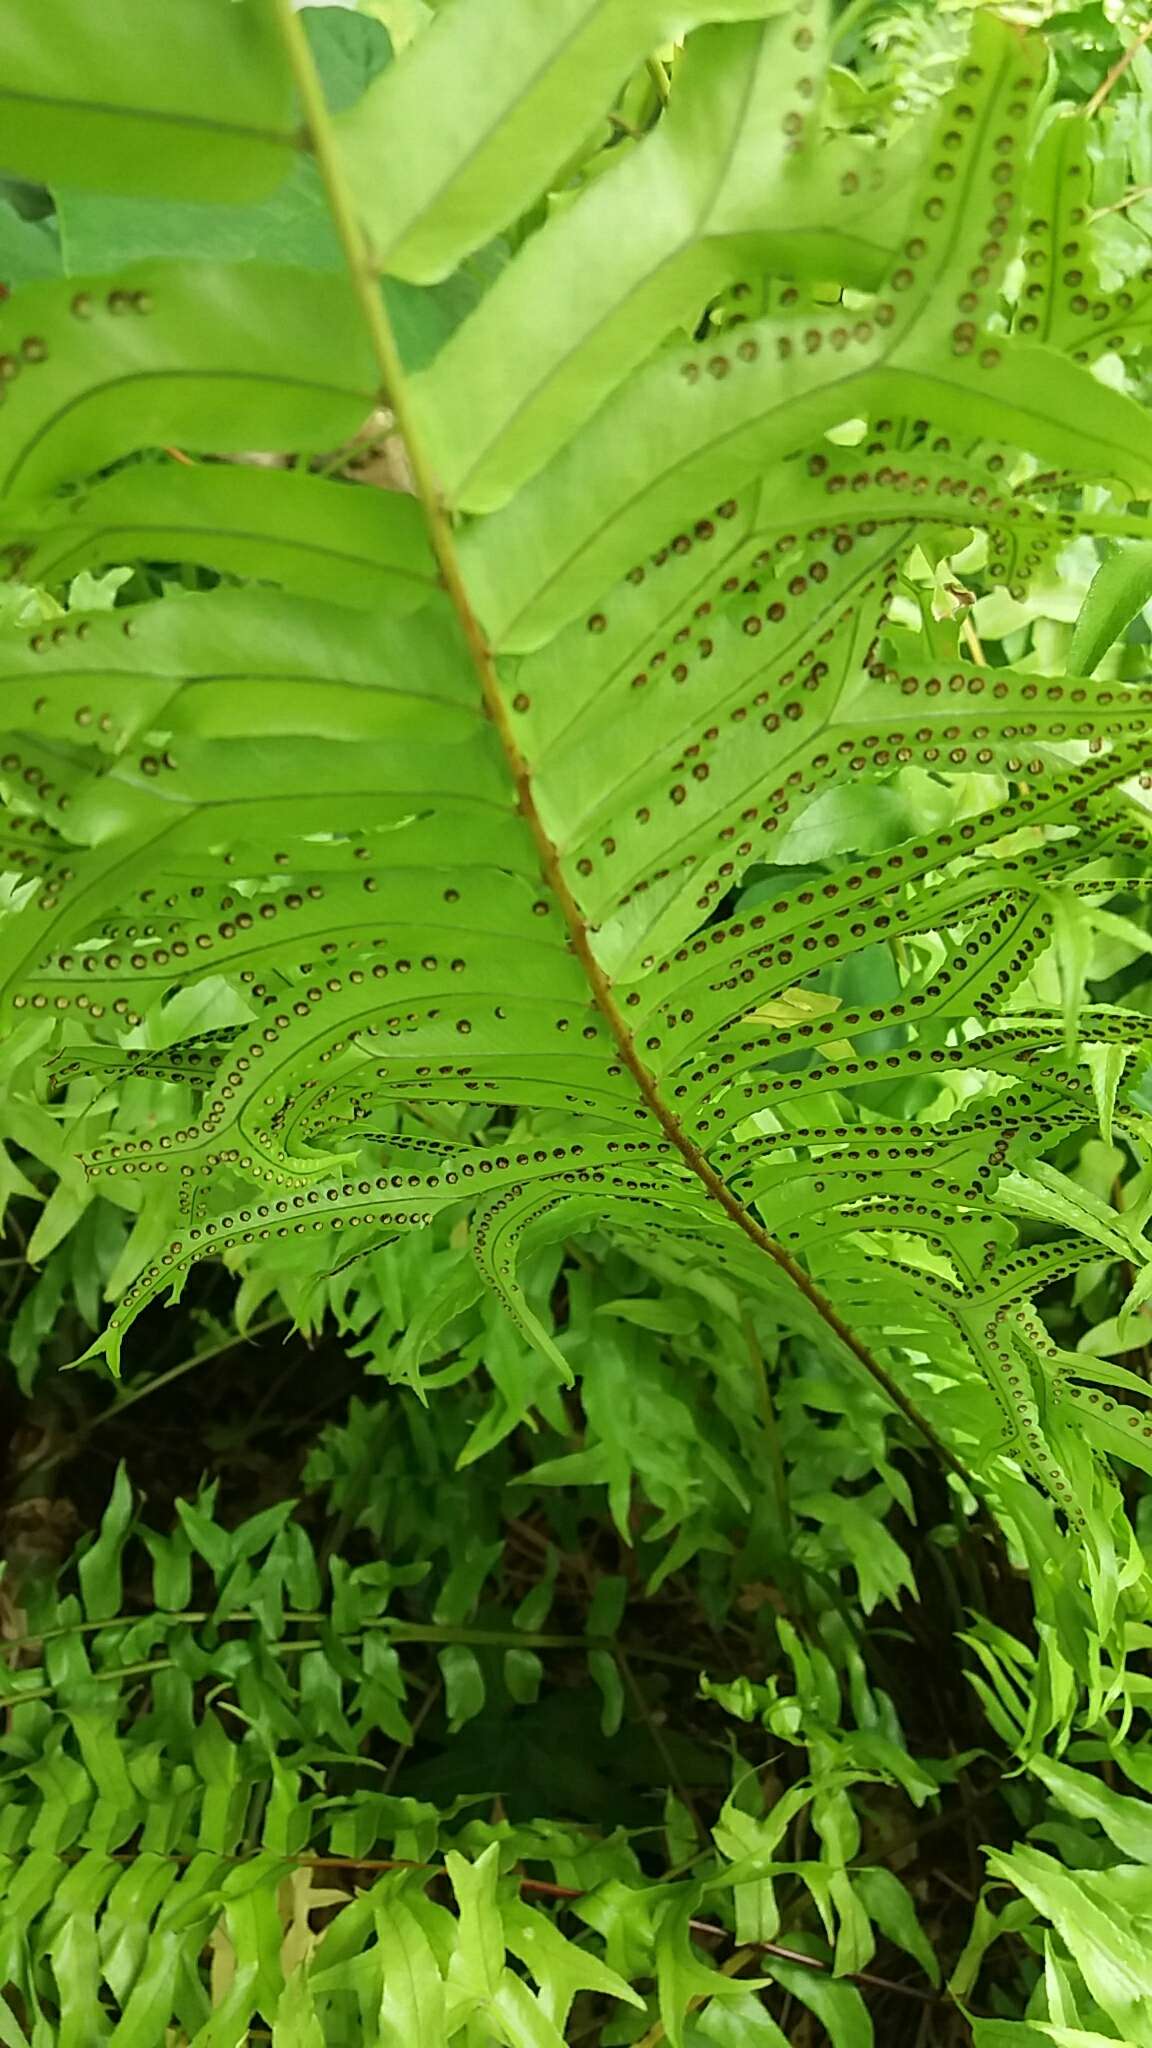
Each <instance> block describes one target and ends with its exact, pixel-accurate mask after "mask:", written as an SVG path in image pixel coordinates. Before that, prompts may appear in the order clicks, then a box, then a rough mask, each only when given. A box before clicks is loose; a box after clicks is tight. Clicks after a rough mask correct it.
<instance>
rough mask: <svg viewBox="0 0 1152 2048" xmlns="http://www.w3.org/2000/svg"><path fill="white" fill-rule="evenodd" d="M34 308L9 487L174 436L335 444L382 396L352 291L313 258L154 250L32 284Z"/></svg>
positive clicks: (12, 430) (38, 482) (60, 479)
mask: <svg viewBox="0 0 1152 2048" xmlns="http://www.w3.org/2000/svg"><path fill="white" fill-rule="evenodd" d="M309 298H310V299H311V310H310V313H309V312H307V311H306V310H305V308H306V305H307V302H308V300H309ZM18 317H19V320H20V330H19V336H18V338H16V340H15V348H16V354H15V357H14V358H13V364H14V367H13V370H12V372H11V374H12V375H13V376H14V377H16V382H15V383H14V384H13V385H12V387H11V389H10V390H9V389H8V388H7V387H6V390H5V398H6V402H5V404H4V406H3V408H2V410H0V498H8V499H11V498H28V497H33V496H35V495H37V494H38V493H40V492H43V491H48V490H51V489H54V488H55V487H56V486H58V485H60V484H62V483H64V482H66V481H68V480H69V479H72V478H75V477H76V476H78V475H83V474H85V473H86V472H88V471H90V470H93V469H97V468H100V467H103V466H104V465H106V464H108V463H110V462H114V461H115V460H117V459H118V458H119V457H121V456H123V455H126V454H129V453H131V452H132V451H134V450H135V449H138V448H140V447H147V446H150V445H156V444H163V443H165V442H168V441H178V442H181V443H187V444H188V445H190V446H191V447H192V448H194V449H208V450H210V451H215V450H217V449H226V450H233V449H238V448H250V447H252V446H253V445H255V446H256V447H258V448H260V447H277V446H304V445H306V446H308V447H309V448H330V447H333V446H335V445H336V444H337V443H339V442H341V441H343V440H345V439H347V438H348V437H349V436H350V435H351V434H353V433H354V432H355V430H356V428H357V427H358V426H359V425H360V424H361V422H362V421H363V419H364V417H365V415H366V414H367V413H368V412H369V411H370V410H371V408H372V404H373V384H374V380H373V377H372V372H371V368H370V358H369V356H368V353H367V350H366V348H365V345H364V342H363V339H362V337H361V335H360V332H359V329H358V328H357V326H356V324H355V322H354V320H353V319H352V301H351V296H350V294H349V292H348V291H347V289H346V287H345V286H344V285H343V284H342V283H337V282H333V281H332V280H331V279H325V280H320V279H319V278H316V277H313V276H311V275H310V274H309V273H306V272H300V271H292V270H278V269H273V268H271V267H269V268H267V269H265V268H263V267H262V266H260V265H251V266H249V267H247V268H236V269H231V270H229V269H216V268H214V267H213V266H212V265H208V264H205V265H202V266H196V265H191V264H189V265H172V266H169V265H166V264H163V263H140V264H134V265H132V266H131V268H130V269H129V270H126V271H123V272H121V273H120V274H119V275H118V276H116V277H114V278H107V277H102V278H97V279H84V278H70V279H68V280H67V281H59V282H55V283H50V284H36V285H29V286H28V287H27V288H26V289H25V290H24V291H22V292H21V294H20V298H19V301H18Z"/></svg>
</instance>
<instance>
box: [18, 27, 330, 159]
mask: <svg viewBox="0 0 1152 2048" xmlns="http://www.w3.org/2000/svg"><path fill="white" fill-rule="evenodd" d="M4 40H5V64H4V80H3V84H2V85H0V108H2V109H3V122H4V138H5V144H4V147H5V161H6V163H7V164H8V165H10V166H12V167H16V166H18V167H19V169H20V170H21V172H22V173H23V174H24V175H25V176H26V177H29V178H34V179H38V180H41V181H43V182H45V183H49V182H52V181H54V180H56V179H60V180H63V181H65V182H71V183H74V184H83V185H88V186H94V187H95V188H96V189H97V190H102V191H106V192H108V191H110V192H147V193H161V194H163V195H165V196H167V197H172V198H197V199H213V200H233V199H247V198H250V197H254V196H256V195H258V194H261V193H264V192H267V191H269V190H271V188H272V187H273V186H274V185H275V184H277V183H278V182H279V181H280V179H281V178H283V177H285V176H286V174H287V172H288V171H289V169H290V168H291V165H292V161H293V156H294V152H295V148H296V136H295V131H294V123H293V106H292V98H293V96H292V85H291V74H290V72H289V69H288V65H287V63H286V62H285V59H284V55H283V49H282V46H281V43H280V39H279V37H278V35H277V33H276V26H275V19H274V15H273V10H272V9H271V7H269V6H267V5H265V4H264V0H241V4H230V0H195V4H194V5H192V6H189V7H181V8H178V9H177V10H176V11H175V12H174V13H172V14H169V13H168V12H166V11H162V10H160V9H157V8H154V7H152V6H150V5H148V4H147V0H128V4H127V5H126V6H125V7H123V8H121V9H120V10H119V11H118V13H117V16H116V19H115V20H114V21H98V20H97V18H96V17H95V16H94V15H93V13H92V11H91V9H90V8H89V7H87V6H86V5H85V0H60V4H59V5H54V6H53V8H52V10H51V13H50V14H49V13H47V12H46V11H45V10H44V9H43V8H42V7H40V6H38V5H37V4H36V0H11V4H10V5H9V6H8V7H7V8H6V10H5V19H4Z"/></svg>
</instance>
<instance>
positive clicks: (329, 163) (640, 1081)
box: [275, 0, 977, 1492]
mask: <svg viewBox="0 0 1152 2048" xmlns="http://www.w3.org/2000/svg"><path fill="white" fill-rule="evenodd" d="M275 4H276V12H277V19H278V22H279V25H280V32H281V35H282V37H283V40H284V45H285V49H286V52H287V56H288V60H289V63H290V65H291V67H292V72H293V75H294V78H295V81H296V87H297V91H298V92H299V95H300V104H301V109H302V112H303V115H304V129H305V134H306V136H307V138H308V140H309V142H310V143H311V147H312V150H313V153H314V155H315V158H316V164H317V168H318V170H319V172H320V176H321V180H322V182H323V185H324V190H325V195H326V198H327V202H328V208H329V211H330V213H331V215H332V221H333V225H334V227H335V229H336V232H337V236H338V238H339V241H340V245H341V248H342V249H343V251H344V255H345V259H346V262H347V265H348V273H349V278H350V280H351V283H352V287H353V290H354V292H355V294H356V297H357V300H358V302H359V305H360V309H361V312H362V314H363V318H364V323H365V327H366V329H367V333H368V338H369V341H370V343H371V345H372V349H373V352H374V354H375V357H376V364H377V368H378V369H379V372H380V377H381V383H382V387H383V388H382V391H381V402H382V403H383V404H385V405H387V406H389V407H390V408H391V411H392V416H393V418H394V420H395V422H396V426H397V428H398V430H399V432H400V435H401V437H402V439H403V441H404V444H405V446H406V448H407V452H408V460H409V463H410V465H411V470H412V479H413V482H414V484H415V486H416V493H417V496H418V497H419V499H420V502H421V504H422V506H423V508H424V515H425V518H426V520H427V522H428V532H429V539H430V541H431V543H432V548H433V551H434V553H435V556H436V560H437V563H438V565H439V569H440V578H441V581H442V583H443V586H444V589H445V591H446V593H447V595H448V597H449V599H450V601H451V604H452V608H453V610H454V612H455V614H456V618H457V621H458V623H459V626H460V630H461V632H462V633H463V636H464V639H465V642H466V644H467V647H468V651H469V653H470V655H471V657H472V661H473V663H474V665H475V669H476V674H477V678H478V680H479V684H480V689H481V693H482V696H483V701H484V708H485V710H486V712H487V715H488V717H489V719H490V720H491V722H492V724H493V726H494V727H495V729H496V733H497V735H498V737H499V740H500V744H501V746H502V748H503V750H504V754H505V758H506V760H507V762H508V767H509V771H510V773H511V775H512V779H513V782H514V785H515V789H516V801H517V808H518V810H519V812H520V815H521V816H522V817H523V819H524V821H525V823H526V825H527V826H528V828H529V830H530V832H531V834H532V838H533V841H534V843H535V846H536V851H537V854H538V856H539V859H540V866H541V871H542V874H543V877H544V879H545V881H546V882H547V884H548V886H549V888H550V889H551V891H552V894H553V895H554V896H555V898H556V901H557V902H558V904H559V905H560V908H561V911H562V913H563V916H564V920H565V923H566V924H567V926H568V934H569V940H570V943H571V946H572V949H573V952H574V953H575V954H576V957H577V959H578V960H579V962H580V965H581V967H582V968H583V971H584V974H585V977H586V979H587V982H588V985H589V988H590V990H591V992H592V995H593V998H594V1000H595V1002H596V1006H597V1008H598V1009H599V1011H600V1013H601V1015H602V1016H603V1018H604V1020H605V1023H606V1024H607V1025H608V1028H609V1030H610V1031H611V1033H612V1036H613V1038H614V1039H615V1041H616V1045H617V1048H618V1050H619V1053H620V1057H621V1059H622V1060H623V1062H624V1064H625V1066H626V1067H627V1069H628V1071H629V1073H630V1074H631V1076H632V1079H633V1080H634V1082H635V1084H636V1087H637V1089H638V1091H639V1094H640V1096H641V1098H642V1100H643V1101H644V1102H645V1103H646V1104H647V1107H648V1108H649V1110H650V1111H651V1113H652V1115H653V1116H654V1117H655V1119H656V1121H657V1123H658V1124H659V1125H660V1128H661V1130H662V1131H663V1132H664V1134H665V1136H666V1137H667V1139H668V1141H669V1143H670V1144H671V1145H672V1146H674V1148H675V1149H676V1151H678V1152H679V1154H680V1156H681V1158H682V1159H684V1161H685V1162H686V1164H687V1165H688V1166H690V1167H691V1169H692V1171H693V1172H694V1173H695V1175H696V1176H697V1178H698V1179H699V1180H700V1181H701V1182H702V1183H703V1185H704V1187H705V1188H706V1189H707V1190H708V1193H709V1194H710V1195H711V1196H712V1198H713V1200H714V1201H715V1202H717V1203H718V1205H719V1207H720V1208H721V1209H722V1210H723V1211H724V1213H725V1215H726V1216H727V1217H728V1218H729V1220H730V1221H731V1222H732V1223H734V1224H735V1225H736V1227H737V1229H738V1230H740V1231H742V1232H743V1234H744V1235H745V1237H748V1238H750V1239H751V1241H752V1243H753V1244H754V1245H756V1246H757V1248H758V1249H759V1250H760V1251H762V1252H765V1253H766V1254H767V1256H768V1257H769V1258H770V1259H772V1260H773V1261H774V1262H775V1264H776V1265H777V1266H779V1267H780V1268H781V1270H782V1271H783V1272H784V1273H785V1274H786V1275H787V1276H788V1278H789V1279H790V1280H791V1281H792V1283H793V1285H794V1286H795V1287H796V1288H797V1290H798V1291H799V1293H800V1294H801V1295H802V1296H803V1297H804V1299H805V1301H806V1302H807V1303H808V1305H809V1307H810V1308H811V1309H813V1310H814V1311H815V1313H816V1315H817V1316H818V1317H819V1319H820V1320H821V1322H823V1323H824V1325H825V1327H826V1328H827V1329H829V1330H830V1331H831V1332H832V1334H833V1335H834V1336H835V1337H837V1338H838V1339H839V1341H840V1343H841V1344H843V1345H844V1347H845V1349H846V1350H847V1351H849V1352H850V1353H851V1354H852V1356H853V1357H854V1358H855V1359H856V1361H857V1363H858V1364H859V1365H861V1366H863V1368H864V1370H865V1372H867V1373H869V1374H870V1375H871V1377H872V1378H873V1379H874V1380H875V1381H876V1383H877V1385H878V1386H880V1387H882V1388H883V1390H884V1392H885V1393H886V1394H887V1396H888V1399H889V1400H890V1401H891V1403H892V1405H893V1406H894V1407H895V1408H898V1409H899V1411H900V1413H901V1414H902V1415H903V1416H904V1418H905V1420H906V1421H907V1422H909V1423H910V1424H911V1425H912V1427H913V1429H915V1430H917V1431H918V1432H919V1434H920V1435H921V1436H922V1437H924V1438H925V1440H926V1441H927V1442H928V1443H929V1444H930V1445H931V1446H932V1449H933V1450H934V1451H935V1453H936V1456H937V1457H938V1458H939V1459H940V1461H941V1463H942V1464H944V1465H946V1466H947V1467H948V1469H949V1470H950V1471H951V1472H953V1473H954V1474H955V1475H956V1477H957V1478H958V1479H961V1480H963V1482H964V1484H965V1486H967V1487H968V1488H969V1489H970V1490H971V1491H972V1492H976V1491H977V1488H976V1485H975V1481H974V1480H973V1478H972V1475H971V1474H970V1473H969V1472H968V1470H967V1469H966V1467H965V1466H964V1465H963V1464H962V1463H961V1461H960V1459H959V1458H958V1457H957V1456H956V1455H955V1453H954V1452H953V1451H952V1450H950V1449H949V1447H948V1445H947V1444H946V1443H945V1442H944V1440H943V1438H942V1437H940V1436H939V1435H938V1434H937V1432H936V1431H935V1430H934V1429H933V1427H932V1425H931V1423H930V1422H929V1421H928V1420H927V1418H926V1417H925V1416H923V1415H922V1414H921V1413H920V1411H919V1409H918V1408H917V1407H916V1405H915V1403H914V1402H913V1401H911V1400H910V1399H909V1397H908V1395H907V1394H906V1393H905V1392H904V1390H903V1388H902V1387H901V1386H900V1385H899V1383H898V1382H897V1381H896V1380H895V1379H893V1377H892V1375H891V1373H890V1372H889V1371H888V1369H887V1367H886V1366H884V1365H883V1364H881V1362H880V1360H879V1359H878V1358H877V1357H876V1355H875V1353H874V1352H873V1351H872V1350H871V1349H870V1348H869V1346H868V1345H867V1344H865V1343H864V1341H863V1339H862V1338H861V1337H859V1336H857V1334H856V1332H855V1331H854V1330H853V1329H851V1328H850V1326H849V1325H848V1324H847V1323H846V1322H845V1321H844V1319H843V1317H842V1316H841V1315H840V1313H839V1311H838V1310H837V1309H836V1307H835V1306H834V1305H833V1303H832V1302H831V1301H829V1300H828V1298H827V1296H826V1295H824V1294H823V1293H822V1292H821V1290H820V1288H818V1287H817V1285H816V1283H815V1281H814V1280H812V1279H811V1278H810V1277H809V1275H808V1274H807V1273H806V1272H805V1270H804V1268H803V1266H801V1265H800V1264H799V1262H798V1261H797V1260H796V1259H794V1258H793V1256H792V1254H791V1253H790V1252H789V1251H787V1250H786V1249H785V1247H784V1246H783V1245H782V1244H780V1243H778V1241H777V1240H776V1239H775V1238H774V1237H772V1236H770V1234H769V1232H768V1231H766V1230H765V1229H764V1227H763V1225H762V1224H761V1223H759V1222H758V1221H757V1220H756V1218H755V1216H753V1215H752V1214H751V1212H750V1211H749V1210H747V1209H745V1207H744V1205H743V1203H742V1202H740V1201H739V1200H738V1198H737V1197H736V1196H735V1195H734V1194H733V1193H732V1191H731V1189H730V1188H729V1187H728V1186H727V1184H726V1182H725V1181H724V1180H723V1179H722V1177H721V1175H720V1174H718V1173H717V1171H716V1169H715V1167H714V1166H713V1165H712V1164H711V1162H710V1160H709V1159H708V1158H707V1156H706V1154H705V1153H704V1152H703V1151H702V1150H701V1148H700V1146H699V1145H697V1144H696V1142H695V1140H694V1139H693V1138H691V1137H689V1135H688V1133H687V1132H686V1131H685V1130H684V1129H683V1128H682V1126H681V1125H680V1122H679V1120H678V1119H677V1117H676V1116H675V1114H674V1112H673V1111H672V1110H671V1109H669V1108H668V1106H667V1104H666V1103H665V1102H664V1100H663V1098H662V1096H661V1095H660V1092H659V1089H658V1087H657V1085H656V1081H655V1079H654V1077H653V1075H652V1074H651V1073H650V1072H649V1070H648V1068H647V1067H646V1066H645V1064H644V1062H643V1060H642V1059H641V1058H640V1056H639V1054H638V1053H637V1051H636V1047H635V1044H634V1042H633V1039H632V1034H631V1032H630V1031H629V1029H628V1025H627V1023H626V1022H625V1020H624V1017H623V1015H622V1013H621V1011H620V1010H619V1008H618V1006H617V1004H616V1001H615V999H614V997H613V993H612V984H611V981H610V980H609V977H608V976H607V975H606V974H605V972H604V970H603V968H602V967H601V965H600V963H599V961H598V960H597V958H596V955H595V953H594V952H593V949H592V945H591V941H590V939H589V936H588V929H587V926H586V924H585V921H584V918H583V916H582V914H581V911H580V908H579V905H578V904H577V902H576V900H575V898H574V896H573V895H572V892H571V890H570V889H569V887H568V883H567V880H566V879H565V876H564V873H563V870H562V868H561V864H560V858H559V855H558V853H557V851H556V848H555V846H554V845H553V844H552V841H551V839H550V838H549V836H548V832H547V830H546V828H545V826H544V822H543V820H542V818H541V816H540V812H539V810H538V808H537V805H536V800H535V795H534V792H533V789H532V781H531V775H530V772H529V768H528V763H527V761H526V760H525V758H524V756H523V754H522V753H521V751H520V748H519V745H518V743H517V740H516V737H515V734H514V732H513V730H512V725H511V722H510V719H509V716H508V712H507V710H506V708H505V705H504V701H503V696H502V694H501V690H500V683H499V678H498V676H497V673H496V664H495V660H494V657H493V654H492V650H491V648H490V647H489V645H488V642H487V640H486V638H485V635H484V631H483V628H482V627H481V624H480V621H479V619H478V618H477V616H476V613H475V612H474V610H473V608H472V601H471V598H470V597H469V594H468V589H467V586H466V584H465V581H464V575H463V571H462V569H461V566H460V558H459V554H458V551H457V548H456V544H455V539H454V536H453V532H452V525H451V521H450V519H449V516H448V512H447V509H446V506H445V503H444V498H443V494H442V493H441V490H440V488H439V485H438V483H437V480H436V477H435V474H434V472H433V469H432V465H431V463H430V461H429V459H428V455H427V453H426V451H425V449H424V447H423V445H422V442H421V438H420V435H419V433H418V432H417V431H416V425H415V420H414V417H413V412H412V408H411V406H410V404H409V402H408V394H407V390H406V386H405V381H404V372H403V365H402V362H401V359H400V351H399V348H398V347H397V344H396V337H395V335H394V333H393V331H392V324H391V321H390V320H389V317H388V312H387V308H386V306H385V304H384V298H383V294H382V291H381V288H380V279H379V276H378V274H377V269H376V265H375V263H374V262H373V260H372V254H371V251H370V249H369V247H368V244H367V241H366V239H365V236H364V234H363V232H362V230H361V228H360V224H359V221H358V219H357V214H356V209H355V205H354V203H353V200H352V195H351V192H350V190H349V188H348V183H347V180H346V178H345V176H344V171H343V168H342V165H341V163H340V158H339V153H338V151H337V149H336V144H335V139H334V136H333V133H332V128H331V123H330V120H329V116H328V109H327V106H326V104H325V100H324V93H323V88H322V86H321V83H320V77H319V74H318V72H317V70H316V66H315V63H314V61H313V58H312V52H311V50H310V49H309V47H308V42H307V39H306V37H305V34H304V30H303V27H302V26H301V22H300V17H299V15H298V14H296V13H295V12H294V9H293V5H292V0H275Z"/></svg>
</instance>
